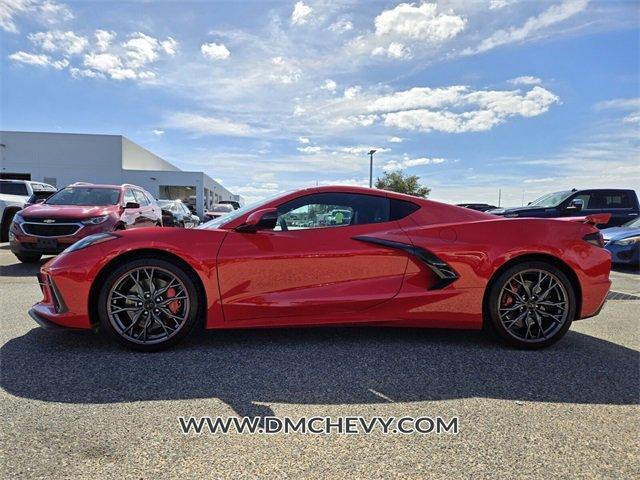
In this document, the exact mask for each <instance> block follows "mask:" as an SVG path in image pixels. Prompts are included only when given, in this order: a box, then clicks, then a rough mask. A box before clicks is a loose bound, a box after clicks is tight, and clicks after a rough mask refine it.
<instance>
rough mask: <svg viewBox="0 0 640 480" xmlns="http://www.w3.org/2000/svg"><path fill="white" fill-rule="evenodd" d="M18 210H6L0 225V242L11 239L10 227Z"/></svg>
mask: <svg viewBox="0 0 640 480" xmlns="http://www.w3.org/2000/svg"><path fill="white" fill-rule="evenodd" d="M16 212H17V210H9V209H7V210H5V212H4V218H3V219H2V225H0V242H8V241H9V229H10V228H11V222H12V221H13V216H14V215H15V214H16Z"/></svg>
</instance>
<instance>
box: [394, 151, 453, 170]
mask: <svg viewBox="0 0 640 480" xmlns="http://www.w3.org/2000/svg"><path fill="white" fill-rule="evenodd" d="M444 162H446V159H444V158H427V157H419V158H411V157H409V156H408V155H405V156H404V157H403V158H402V160H391V161H389V162H387V163H385V164H384V165H383V166H382V170H383V171H385V172H393V171H397V170H404V169H405V168H411V167H418V166H421V165H439V164H441V163H444Z"/></svg>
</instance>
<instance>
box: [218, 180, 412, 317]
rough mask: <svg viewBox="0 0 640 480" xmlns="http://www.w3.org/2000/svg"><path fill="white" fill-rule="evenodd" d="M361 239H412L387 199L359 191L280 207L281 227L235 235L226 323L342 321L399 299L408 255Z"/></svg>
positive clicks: (227, 259)
mask: <svg viewBox="0 0 640 480" xmlns="http://www.w3.org/2000/svg"><path fill="white" fill-rule="evenodd" d="M359 236H376V237H387V238H393V239H395V240H396V241H403V242H408V241H409V240H408V237H407V236H406V234H404V232H403V231H402V230H401V229H400V228H399V226H398V222H397V221H395V220H393V221H392V220H390V217H389V200H388V199H387V198H386V197H384V196H373V195H361V194H351V193H348V194H344V193H317V194H312V195H308V196H305V197H298V198H296V199H294V200H291V201H288V202H286V203H284V204H282V205H280V206H279V207H278V225H277V226H276V228H275V229H274V230H261V231H258V232H255V233H246V232H245V233H243V232H237V231H230V232H229V233H228V234H227V236H226V237H225V239H224V241H223V243H222V245H221V247H220V250H219V253H218V279H219V285H220V292H221V297H222V304H223V310H224V315H225V320H226V321H229V322H237V321H242V320H248V319H257V318H274V319H275V318H277V319H278V320H279V321H280V322H281V320H280V319H282V318H286V317H296V316H305V317H308V316H313V315H317V316H322V317H323V319H325V320H326V321H335V317H336V316H341V315H345V314H350V313H354V312H358V311H363V310H366V309H367V308H371V307H373V306H375V305H377V304H379V303H382V302H385V301H387V300H389V299H391V298H393V297H394V296H395V295H396V294H397V293H398V291H399V290H400V287H401V284H402V280H403V277H404V273H405V270H406V267H407V263H408V257H407V255H406V254H405V253H404V252H402V251H400V250H396V249H389V248H386V247H384V246H381V245H377V244H373V243H369V242H364V241H361V240H358V239H357V238H356V237H359ZM332 318H333V319H334V320H332ZM274 321H275V320H274ZM292 321H295V320H292Z"/></svg>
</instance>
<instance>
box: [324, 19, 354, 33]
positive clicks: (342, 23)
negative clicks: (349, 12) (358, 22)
mask: <svg viewBox="0 0 640 480" xmlns="http://www.w3.org/2000/svg"><path fill="white" fill-rule="evenodd" d="M329 30H331V31H332V32H336V33H345V32H348V31H349V30H353V23H351V21H350V20H347V19H346V18H340V19H338V20H336V21H335V22H333V23H332V24H331V25H329Z"/></svg>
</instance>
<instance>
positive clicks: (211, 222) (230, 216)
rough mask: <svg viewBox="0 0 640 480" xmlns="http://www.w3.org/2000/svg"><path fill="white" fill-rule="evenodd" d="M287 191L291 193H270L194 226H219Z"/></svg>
mask: <svg viewBox="0 0 640 480" xmlns="http://www.w3.org/2000/svg"><path fill="white" fill-rule="evenodd" d="M289 193H291V191H288V192H281V193H276V194H275V195H272V196H270V197H267V198H265V199H263V200H260V201H258V202H254V203H252V204H250V205H246V206H244V207H241V208H239V209H237V210H233V211H232V212H230V213H229V214H227V215H223V216H221V217H218V218H214V219H213V220H209V221H208V222H205V223H203V224H202V225H200V226H199V227H196V228H202V229H206V228H220V227H221V226H222V225H224V224H226V223H229V222H232V221H233V220H235V219H236V218H238V217H241V216H243V215H244V214H245V213H247V212H249V211H251V210H255V209H257V208H258V207H260V206H262V205H266V204H267V203H269V202H272V201H273V200H275V199H276V198H279V197H284V196H285V195H288V194H289Z"/></svg>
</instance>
